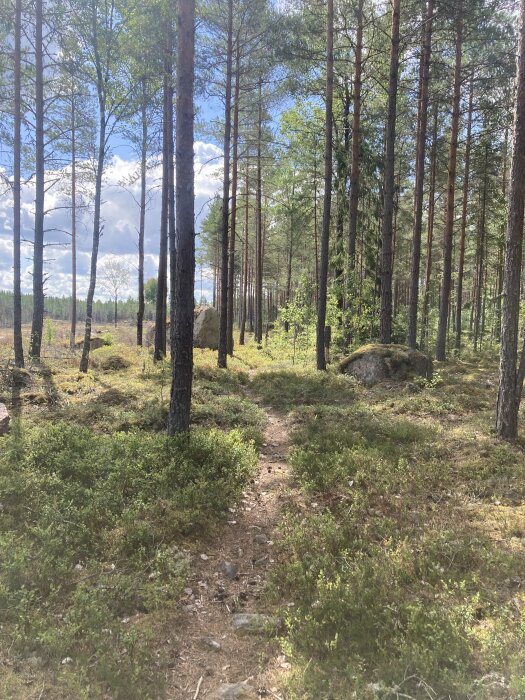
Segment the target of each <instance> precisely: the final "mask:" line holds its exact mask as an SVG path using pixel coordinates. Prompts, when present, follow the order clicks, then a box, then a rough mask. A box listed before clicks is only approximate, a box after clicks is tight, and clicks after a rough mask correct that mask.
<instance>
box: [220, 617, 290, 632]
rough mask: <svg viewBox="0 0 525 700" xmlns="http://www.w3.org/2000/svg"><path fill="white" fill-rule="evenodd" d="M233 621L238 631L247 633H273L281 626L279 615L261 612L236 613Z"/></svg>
mask: <svg viewBox="0 0 525 700" xmlns="http://www.w3.org/2000/svg"><path fill="white" fill-rule="evenodd" d="M232 622H233V627H234V629H235V630H236V631H237V632H243V633H245V634H271V633H272V632H277V630H278V629H279V627H280V626H281V621H280V620H279V618H278V617H273V616H272V615H261V614H260V613H236V614H235V615H233V618H232Z"/></svg>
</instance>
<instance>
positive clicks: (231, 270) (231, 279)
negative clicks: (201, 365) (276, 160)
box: [226, 37, 241, 357]
mask: <svg viewBox="0 0 525 700" xmlns="http://www.w3.org/2000/svg"><path fill="white" fill-rule="evenodd" d="M240 63H241V48H240V41H239V37H237V49H236V53H235V89H234V97H233V152H232V192H231V196H232V205H231V225H230V240H229V248H228V308H227V314H226V317H227V328H226V341H227V342H226V350H227V353H228V355H230V357H231V356H232V355H233V300H234V291H235V243H236V241H235V237H236V233H237V178H238V170H239V93H240V85H241V82H240V81H241V77H240V73H241V66H240Z"/></svg>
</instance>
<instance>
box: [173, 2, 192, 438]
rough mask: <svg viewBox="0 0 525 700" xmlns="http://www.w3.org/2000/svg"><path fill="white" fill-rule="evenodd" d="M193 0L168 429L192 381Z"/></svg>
mask: <svg viewBox="0 0 525 700" xmlns="http://www.w3.org/2000/svg"><path fill="white" fill-rule="evenodd" d="M194 65H195V2H194V0H178V12H177V102H176V148H177V154H176V159H175V164H176V169H177V170H176V217H177V219H176V244H175V245H176V249H177V255H176V256H175V258H174V259H172V260H171V265H175V273H174V274H173V275H172V277H173V278H174V280H175V285H174V288H173V289H172V292H171V293H172V295H173V297H174V300H175V302H174V304H173V305H172V310H173V311H174V316H173V318H172V328H173V331H172V334H171V340H172V346H171V367H172V384H171V396H170V408H169V414H168V433H169V434H170V435H174V434H176V433H183V432H186V431H188V430H189V427H190V410H191V391H192V381H193V308H194V286H195V221H194V216H195V212H194V207H195V195H194V166H193V82H194Z"/></svg>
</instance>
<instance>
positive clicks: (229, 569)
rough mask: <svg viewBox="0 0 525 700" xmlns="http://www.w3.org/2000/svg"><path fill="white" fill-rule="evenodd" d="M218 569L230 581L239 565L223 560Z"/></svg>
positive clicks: (235, 574)
mask: <svg viewBox="0 0 525 700" xmlns="http://www.w3.org/2000/svg"><path fill="white" fill-rule="evenodd" d="M220 569H221V571H222V573H223V574H224V575H225V576H226V577H227V578H229V579H230V581H233V580H234V579H235V577H236V576H237V574H238V573H239V567H238V566H237V564H232V562H231V561H223V562H222V564H221V567H220Z"/></svg>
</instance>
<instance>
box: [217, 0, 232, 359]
mask: <svg viewBox="0 0 525 700" xmlns="http://www.w3.org/2000/svg"><path fill="white" fill-rule="evenodd" d="M227 32H228V36H227V47H226V92H225V98H224V145H223V151H224V165H223V168H224V173H223V181H222V220H221V306H220V322H219V353H218V357H217V364H218V366H219V367H223V368H224V367H226V356H227V354H228V227H229V219H230V217H229V212H230V145H231V108H232V104H231V103H232V64H233V56H232V54H233V0H228V29H227Z"/></svg>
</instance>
